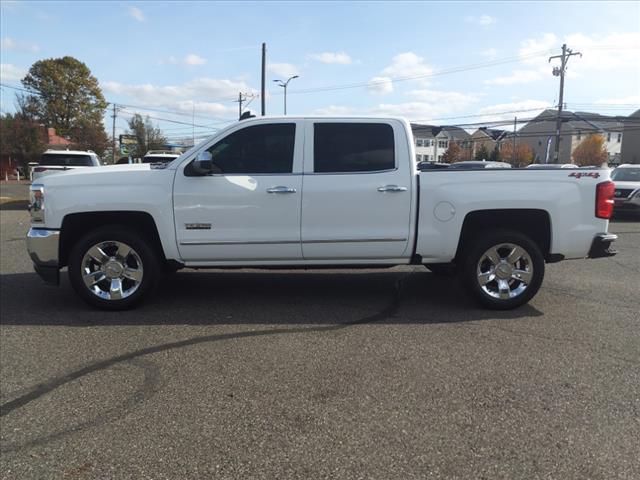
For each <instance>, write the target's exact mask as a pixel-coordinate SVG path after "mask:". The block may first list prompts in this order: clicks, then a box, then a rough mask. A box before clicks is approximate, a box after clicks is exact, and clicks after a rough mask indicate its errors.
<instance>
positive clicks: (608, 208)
mask: <svg viewBox="0 0 640 480" xmlns="http://www.w3.org/2000/svg"><path fill="white" fill-rule="evenodd" d="M615 191H616V185H615V183H613V182H610V181H607V182H602V183H599V184H598V185H596V217H598V218H604V219H607V220H608V219H610V218H611V215H613V196H614V194H615Z"/></svg>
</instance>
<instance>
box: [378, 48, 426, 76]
mask: <svg viewBox="0 0 640 480" xmlns="http://www.w3.org/2000/svg"><path fill="white" fill-rule="evenodd" d="M432 73H433V68H431V67H430V66H429V65H427V64H426V63H424V58H422V57H420V56H419V55H416V54H415V53H413V52H405V53H401V54H399V55H396V56H395V57H393V59H392V60H391V64H390V65H389V66H388V67H386V68H385V69H384V70H382V74H383V75H386V76H388V77H391V78H397V77H418V76H426V75H431V74H432Z"/></svg>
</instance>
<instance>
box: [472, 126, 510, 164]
mask: <svg viewBox="0 0 640 480" xmlns="http://www.w3.org/2000/svg"><path fill="white" fill-rule="evenodd" d="M507 135H508V133H507V132H506V131H505V130H498V129H495V128H487V127H480V128H478V130H476V131H475V132H473V135H471V148H472V155H473V157H474V158H475V155H476V152H477V151H478V150H479V149H480V148H482V147H483V146H484V147H485V148H486V149H487V151H488V152H489V153H491V152H492V151H493V150H494V149H495V148H496V147H497V148H498V149H500V146H501V145H502V143H503V142H504V141H505V139H506V138H507ZM486 160H488V158H487V159H486Z"/></svg>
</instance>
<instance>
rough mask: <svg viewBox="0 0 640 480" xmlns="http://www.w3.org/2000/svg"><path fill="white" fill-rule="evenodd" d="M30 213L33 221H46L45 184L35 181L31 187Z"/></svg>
mask: <svg viewBox="0 0 640 480" xmlns="http://www.w3.org/2000/svg"><path fill="white" fill-rule="evenodd" d="M29 213H31V221H32V222H33V223H42V222H44V185H42V184H40V183H34V184H33V185H31V188H30V189H29Z"/></svg>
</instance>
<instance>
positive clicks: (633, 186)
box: [611, 164, 640, 213]
mask: <svg viewBox="0 0 640 480" xmlns="http://www.w3.org/2000/svg"><path fill="white" fill-rule="evenodd" d="M611 179H612V180H613V181H614V182H615V184H616V189H615V194H614V198H613V201H614V204H615V210H616V211H632V212H636V213H640V165H633V164H623V165H620V166H618V167H617V168H616V169H615V170H614V171H613V173H612V174H611Z"/></svg>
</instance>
